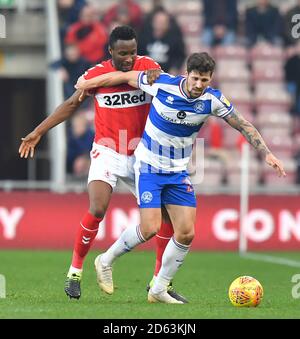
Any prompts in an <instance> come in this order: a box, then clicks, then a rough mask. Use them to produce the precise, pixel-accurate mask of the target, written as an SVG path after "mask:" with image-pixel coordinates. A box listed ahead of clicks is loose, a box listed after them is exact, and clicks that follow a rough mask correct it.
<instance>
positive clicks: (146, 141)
mask: <svg viewBox="0 0 300 339" xmlns="http://www.w3.org/2000/svg"><path fill="white" fill-rule="evenodd" d="M185 81H186V78H185V77H183V76H172V75H170V74H167V73H162V74H161V75H160V76H159V78H158V79H157V80H156V81H155V82H154V84H153V85H152V86H150V85H149V84H148V83H147V76H146V75H145V73H144V72H141V73H140V75H139V79H138V86H139V88H141V89H142V90H143V91H145V92H146V93H149V94H150V95H152V96H153V100H152V105H151V108H150V112H149V115H148V118H147V122H146V126H145V130H144V133H143V136H142V139H141V141H140V143H139V144H138V146H137V148H136V150H135V156H136V160H137V163H139V162H140V163H141V162H143V163H145V164H148V165H150V166H153V167H154V168H155V169H158V170H162V171H167V172H169V171H170V172H179V171H184V170H186V168H187V165H188V162H189V159H190V156H191V154H192V148H193V143H194V141H195V139H196V137H197V134H198V132H199V130H200V128H201V126H202V125H203V124H204V122H205V121H206V119H207V118H208V117H209V116H211V115H214V116H218V117H220V118H224V117H226V116H227V115H228V114H230V113H231V112H232V111H233V106H232V104H231V103H230V102H229V101H228V100H227V99H226V98H225V97H224V95H223V94H222V93H221V91H219V90H217V89H213V88H211V87H207V88H206V89H205V91H204V93H203V94H202V95H201V96H200V97H198V98H195V99H191V98H189V97H188V96H187V95H186V94H185V93H184V91H183V85H184V82H185Z"/></svg>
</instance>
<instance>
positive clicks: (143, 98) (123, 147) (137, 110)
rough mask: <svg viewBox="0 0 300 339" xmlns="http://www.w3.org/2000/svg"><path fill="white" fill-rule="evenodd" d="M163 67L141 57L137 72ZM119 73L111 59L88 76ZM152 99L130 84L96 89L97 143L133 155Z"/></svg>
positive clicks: (88, 77)
mask: <svg viewBox="0 0 300 339" xmlns="http://www.w3.org/2000/svg"><path fill="white" fill-rule="evenodd" d="M159 68H160V66H159V64H158V63H157V62H155V61H154V60H153V59H151V58H149V57H146V56H137V58H136V61H135V64H134V67H133V70H134V71H144V70H147V69H159ZM115 71H116V69H115V68H114V67H113V64H112V60H107V61H104V62H102V63H101V64H98V65H96V66H95V67H93V68H91V69H89V70H88V71H87V72H86V73H85V75H84V77H85V79H91V78H94V77H96V76H98V75H101V74H106V73H109V72H115ZM151 99H152V98H151V96H150V95H149V94H147V93H145V92H143V91H142V90H140V89H137V88H134V87H131V86H129V85H127V84H122V85H118V86H113V87H98V88H96V90H95V92H94V104H95V140H94V141H95V142H96V143H97V144H100V145H105V146H107V147H110V148H112V149H114V150H115V151H116V152H118V153H120V154H127V155H131V154H133V152H134V149H135V147H136V146H137V143H138V141H139V139H140V138H141V136H142V133H143V131H144V127H145V123H146V119H147V116H148V113H149V108H150V104H151Z"/></svg>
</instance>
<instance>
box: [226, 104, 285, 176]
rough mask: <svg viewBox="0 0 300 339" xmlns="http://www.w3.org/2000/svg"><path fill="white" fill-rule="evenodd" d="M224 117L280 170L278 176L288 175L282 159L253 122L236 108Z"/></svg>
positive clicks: (271, 164)
mask: <svg viewBox="0 0 300 339" xmlns="http://www.w3.org/2000/svg"><path fill="white" fill-rule="evenodd" d="M224 119H225V120H226V122H227V123H228V124H229V125H230V126H231V127H233V128H235V129H236V130H238V131H239V132H240V133H241V134H242V135H243V136H244V137H245V138H246V139H247V141H248V142H249V143H250V144H251V145H252V146H253V147H254V148H255V149H256V150H257V151H258V152H260V153H261V154H262V155H263V156H264V157H265V161H266V162H267V164H269V165H270V166H272V167H273V168H274V169H275V170H276V171H277V172H278V176H280V177H281V176H286V173H285V171H284V168H283V165H282V163H281V161H280V160H279V159H277V158H276V157H275V156H274V155H273V154H272V152H271V151H270V150H269V148H268V147H267V145H266V143H265V141H264V140H263V138H262V136H261V135H260V134H259V132H258V130H257V129H256V128H255V127H254V126H253V125H252V124H251V122H249V121H248V120H246V119H245V118H244V117H243V116H242V115H241V114H240V113H239V112H238V111H237V110H235V109H234V110H233V112H232V113H230V114H229V115H228V116H226V117H225V118H224Z"/></svg>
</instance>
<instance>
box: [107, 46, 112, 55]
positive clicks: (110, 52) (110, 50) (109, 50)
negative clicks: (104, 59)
mask: <svg viewBox="0 0 300 339" xmlns="http://www.w3.org/2000/svg"><path fill="white" fill-rule="evenodd" d="M108 53H109V54H110V55H112V49H111V47H108Z"/></svg>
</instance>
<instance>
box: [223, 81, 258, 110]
mask: <svg viewBox="0 0 300 339" xmlns="http://www.w3.org/2000/svg"><path fill="white" fill-rule="evenodd" d="M224 95H225V96H226V98H227V99H228V100H229V101H230V102H232V103H233V104H234V105H237V106H239V105H247V106H248V107H251V110H252V105H253V100H252V95H251V92H250V90H249V88H248V87H247V86H245V87H242V88H237V87H235V86H234V85H233V86H228V87H226V91H225V90H224Z"/></svg>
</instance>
